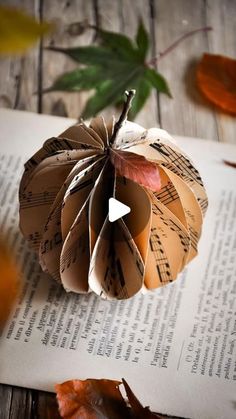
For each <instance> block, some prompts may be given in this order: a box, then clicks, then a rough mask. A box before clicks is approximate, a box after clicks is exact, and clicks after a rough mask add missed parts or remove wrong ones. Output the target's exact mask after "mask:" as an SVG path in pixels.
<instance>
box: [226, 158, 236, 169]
mask: <svg viewBox="0 0 236 419" xmlns="http://www.w3.org/2000/svg"><path fill="white" fill-rule="evenodd" d="M223 163H224V164H226V166H230V167H234V169H236V162H235V161H229V160H223Z"/></svg>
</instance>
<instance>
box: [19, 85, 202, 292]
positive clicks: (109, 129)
mask: <svg viewBox="0 0 236 419" xmlns="http://www.w3.org/2000/svg"><path fill="white" fill-rule="evenodd" d="M133 94H134V92H133V91H131V92H129V93H127V102H126V104H125V106H124V110H123V112H122V115H121V117H120V119H119V121H118V122H117V123H116V124H115V123H114V118H111V119H110V120H108V121H105V120H104V118H103V117H102V116H98V117H96V118H95V119H93V120H92V121H91V123H90V125H89V126H87V125H86V124H85V123H83V122H81V123H79V124H77V125H74V126H72V127H70V128H68V129H67V130H66V131H65V132H63V133H62V134H61V135H59V136H58V137H53V138H50V139H48V140H47V141H46V142H45V143H44V144H43V147H42V148H41V149H40V150H39V151H38V152H37V153H36V154H35V155H34V156H33V157H32V158H31V159H30V160H29V161H28V162H27V163H26V164H25V172H24V175H23V177H22V180H21V184H20V192H19V199H20V227H21V230H22V232H23V234H24V236H25V238H26V239H27V240H28V241H29V243H30V245H31V246H32V247H33V248H34V249H35V250H36V251H37V252H38V255H39V262H40V265H41V267H42V269H43V270H44V271H45V272H47V273H49V274H50V275H51V276H52V277H53V278H54V279H55V280H57V281H59V282H61V283H62V285H63V287H64V288H65V289H66V291H73V292H76V293H87V292H89V291H94V292H95V293H96V294H98V295H99V296H101V297H103V298H107V299H126V298H129V297H132V296H133V295H135V294H136V293H137V292H138V291H140V290H144V289H154V288H157V287H160V286H162V285H166V284H168V283H170V282H171V281H173V280H174V279H176V277H177V275H178V273H179V272H180V271H181V270H182V269H183V268H184V266H185V265H186V264H187V263H188V262H189V261H190V260H191V259H192V258H193V257H194V256H196V254H197V245H198V240H199V237H200V234H201V227H202V221H203V215H204V213H205V211H206V208H207V203H208V201H207V196H206V192H205V189H204V186H203V182H202V180H201V177H200V175H199V173H198V171H197V169H196V168H195V167H194V165H193V164H192V163H191V161H190V160H189V158H188V157H187V156H186V155H185V154H184V153H183V152H182V151H181V150H180V149H179V148H178V147H177V146H176V145H175V144H174V143H173V142H172V141H171V137H170V136H169V135H168V134H167V132H165V131H163V130H161V129H157V128H151V129H149V130H146V129H144V128H143V127H141V126H139V125H137V124H135V123H132V122H129V121H127V120H126V116H127V112H128V109H129V106H130V102H131V99H132V96H133ZM110 198H115V199H117V200H118V201H120V202H122V203H123V204H125V205H127V206H128V207H130V209H131V211H130V212H129V213H128V214H127V215H125V216H124V217H123V218H120V219H118V220H116V221H115V222H110V221H109V219H108V202H109V199H110Z"/></svg>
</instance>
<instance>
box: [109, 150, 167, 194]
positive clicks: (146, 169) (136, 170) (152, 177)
mask: <svg viewBox="0 0 236 419" xmlns="http://www.w3.org/2000/svg"><path fill="white" fill-rule="evenodd" d="M110 158H111V162H112V164H113V165H114V167H115V168H116V170H117V172H118V174H119V175H120V176H124V177H126V178H128V179H131V180H133V181H134V182H137V183H139V184H140V185H142V186H144V187H145V188H148V189H151V190H152V191H153V192H157V191H159V190H160V189H161V179H160V174H159V170H158V168H157V165H156V164H155V163H152V162H151V161H149V160H147V159H145V157H143V156H140V155H138V154H136V153H131V152H129V151H123V150H114V149H110Z"/></svg>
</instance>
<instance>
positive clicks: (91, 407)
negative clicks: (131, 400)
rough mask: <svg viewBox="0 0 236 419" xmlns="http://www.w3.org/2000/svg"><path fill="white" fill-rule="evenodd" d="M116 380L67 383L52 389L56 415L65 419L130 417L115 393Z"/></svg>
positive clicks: (117, 393) (126, 408)
mask: <svg viewBox="0 0 236 419" xmlns="http://www.w3.org/2000/svg"><path fill="white" fill-rule="evenodd" d="M119 384H121V383H120V381H113V380H105V379H102V380H95V379H88V380H84V381H83V380H70V381H66V382H64V383H62V384H57V385H56V386H55V389H56V393H57V401H58V405H59V412H60V415H61V417H62V418H66V419H77V418H83V419H102V418H103V419H108V418H109V419H110V418H112V419H120V418H127V419H129V418H133V416H131V414H130V409H129V408H128V407H127V405H126V403H125V401H124V399H123V397H122V394H121V392H120V390H119Z"/></svg>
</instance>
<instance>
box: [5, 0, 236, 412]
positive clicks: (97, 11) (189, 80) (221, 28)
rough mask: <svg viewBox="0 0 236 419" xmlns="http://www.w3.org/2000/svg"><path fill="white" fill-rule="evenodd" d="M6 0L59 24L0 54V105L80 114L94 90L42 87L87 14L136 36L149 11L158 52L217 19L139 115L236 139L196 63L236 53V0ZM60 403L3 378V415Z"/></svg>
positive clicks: (186, 130) (184, 49)
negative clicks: (198, 79)
mask: <svg viewBox="0 0 236 419" xmlns="http://www.w3.org/2000/svg"><path fill="white" fill-rule="evenodd" d="M0 4H8V5H10V4H12V5H15V6H19V7H22V8H24V9H25V10H27V11H28V12H29V13H30V14H32V15H34V16H35V17H36V18H37V19H39V20H42V19H47V20H52V19H53V20H55V21H56V22H57V28H58V29H57V31H56V32H54V33H53V34H52V35H51V36H50V37H49V38H47V39H45V40H44V41H43V42H41V43H39V44H38V46H36V48H34V49H33V50H31V51H30V52H29V53H28V54H27V55H26V56H24V57H20V58H7V59H2V60H1V61H0V107H9V108H14V109H25V110H29V111H33V112H39V113H47V114H53V115H61V116H69V117H73V118H74V117H75V118H77V117H78V116H79V115H80V113H81V111H82V109H83V106H84V104H85V101H86V98H87V93H81V94H73V93H71V94H69V93H67V94H65V93H61V92H59V93H50V94H45V95H44V94H43V93H42V89H43V88H46V87H48V86H50V84H51V83H52V81H53V80H55V78H56V77H57V76H58V75H59V74H62V73H63V72H65V71H70V70H71V69H73V68H74V67H75V64H74V63H73V62H72V61H70V60H69V59H68V58H65V57H64V56H62V55H61V54H55V53H52V52H49V51H47V50H44V47H45V46H48V45H57V46H64V47H66V46H77V45H85V44H89V43H91V42H93V40H94V32H93V31H85V32H84V33H82V34H80V33H79V32H80V30H81V24H80V22H83V21H85V20H88V21H89V22H90V23H92V24H96V25H97V26H99V27H102V28H104V29H110V30H114V31H121V32H122V33H126V34H128V35H130V36H134V34H135V32H136V27H137V22H138V18H139V16H141V17H142V19H143V21H144V23H145V25H146V28H147V29H148V31H149V33H150V37H151V40H152V51H151V52H150V57H155V56H156V55H157V53H158V52H160V51H162V50H164V49H165V48H166V47H167V46H169V45H170V44H171V43H172V42H173V41H174V40H176V39H177V38H178V37H180V36H181V35H182V34H183V33H185V32H188V31H190V30H192V29H196V28H200V27H204V26H212V27H213V31H211V32H202V33H198V34H196V35H195V36H193V37H191V38H188V39H186V40H185V41H183V42H182V43H181V45H179V46H178V47H177V48H176V49H175V50H174V51H173V52H172V53H171V54H169V55H167V56H166V57H165V58H163V59H162V60H161V61H160V63H159V65H158V69H159V71H160V72H161V73H162V74H164V75H165V77H166V78H167V80H168V82H169V85H170V88H171V91H172V94H173V97H174V98H173V99H169V98H168V97H166V96H165V95H156V93H155V92H153V93H152V95H151V97H150V99H149V100H148V101H147V103H146V106H145V108H144V109H143V110H142V111H141V112H140V114H139V115H138V117H137V119H136V121H137V122H138V123H140V124H141V125H143V126H145V127H147V128H148V127H151V126H161V127H163V128H164V129H166V130H168V131H169V132H170V133H173V134H177V135H187V136H194V137H201V138H206V139H210V140H215V141H223V142H230V143H236V129H235V128H236V120H235V118H233V117H231V116H228V115H226V114H223V113H219V112H218V111H216V110H215V109H214V108H213V107H211V106H209V105H208V103H206V101H205V100H204V99H203V98H202V97H201V95H200V94H199V92H198V91H197V89H196V85H195V64H196V62H197V60H199V58H200V57H201V55H202V54H203V53H204V52H211V53H215V54H224V55H227V56H231V57H235V56H236V43H235V33H236V30H235V26H236V19H235V16H236V2H235V0H194V2H193V1H189V0H169V1H166V0H119V1H118V0H117V1H115V0H87V1H83V0H54V1H51V2H47V1H43V0H18V1H17V0H0ZM109 112H110V111H109ZM106 113H107V111H106V112H105V114H106ZM1 362H4V360H1ZM54 403H55V397H54V395H50V394H48V393H44V392H39V391H35V390H28V389H23V388H16V387H13V386H5V385H0V419H7V418H11V419H14V418H17V419H21V418H22V419H29V418H31V419H32V418H40V419H41V418H42V419H44V418H48V417H49V413H48V410H49V409H50V406H51V405H53V404H54Z"/></svg>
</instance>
